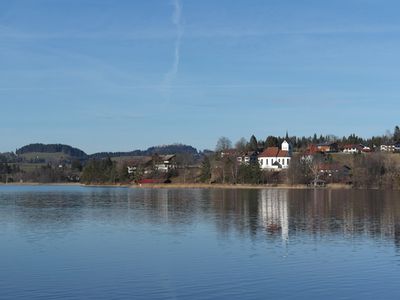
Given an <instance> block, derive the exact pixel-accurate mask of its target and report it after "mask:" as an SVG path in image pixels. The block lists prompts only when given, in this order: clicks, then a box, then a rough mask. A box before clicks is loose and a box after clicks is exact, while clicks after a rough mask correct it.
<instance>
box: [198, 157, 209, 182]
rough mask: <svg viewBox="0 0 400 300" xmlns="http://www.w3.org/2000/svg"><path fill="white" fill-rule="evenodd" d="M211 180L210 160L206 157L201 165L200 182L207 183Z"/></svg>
mask: <svg viewBox="0 0 400 300" xmlns="http://www.w3.org/2000/svg"><path fill="white" fill-rule="evenodd" d="M210 179H211V163H210V159H209V158H208V157H207V156H206V157H204V159H203V162H202V163H201V175H200V181H201V182H209V181H210Z"/></svg>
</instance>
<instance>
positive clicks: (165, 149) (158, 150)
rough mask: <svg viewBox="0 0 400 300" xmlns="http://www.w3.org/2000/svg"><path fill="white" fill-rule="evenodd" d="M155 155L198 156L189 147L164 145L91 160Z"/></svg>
mask: <svg viewBox="0 0 400 300" xmlns="http://www.w3.org/2000/svg"><path fill="white" fill-rule="evenodd" d="M154 154H158V155H168V154H191V155H197V154H198V151H197V149H196V148H194V147H192V146H189V145H181V144H174V145H164V146H154V147H150V148H148V149H147V150H133V151H129V152H99V153H94V154H91V155H90V158H105V157H124V156H151V155H154Z"/></svg>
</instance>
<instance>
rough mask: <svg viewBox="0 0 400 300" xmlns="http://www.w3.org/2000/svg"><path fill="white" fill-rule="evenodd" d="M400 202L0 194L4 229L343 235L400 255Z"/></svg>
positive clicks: (196, 194) (372, 196) (254, 194)
mask: <svg viewBox="0 0 400 300" xmlns="http://www.w3.org/2000/svg"><path fill="white" fill-rule="evenodd" d="M399 196H400V195H399V192H396V191H388V192H384V191H375V190H373V191H355V190H284V189H265V190H233V189H232V190H205V189H204V190H201V189H199V190H197V189H188V190H179V189H176V190H174V189H159V190H157V189H136V190H135V189H113V188H74V189H72V190H71V189H69V188H67V187H65V188H63V189H58V190H43V189H41V188H32V189H30V190H22V191H18V190H17V191H15V190H13V191H7V190H4V189H0V208H1V209H0V225H1V226H3V227H5V226H9V225H10V224H17V225H18V226H19V229H20V230H22V231H36V232H37V231H41V230H42V231H68V230H69V228H73V227H75V226H78V227H79V224H81V223H82V222H88V221H90V222H99V223H107V224H114V225H116V226H120V225H121V224H123V225H126V226H127V227H129V226H134V224H150V225H151V224H152V225H156V226H167V228H173V229H174V230H175V231H176V232H184V231H185V230H187V231H189V230H190V228H191V226H194V225H195V224H207V225H208V226H214V227H215V230H216V231H217V232H218V233H219V234H220V235H221V236H228V235H229V234H236V235H237V236H241V237H248V238H252V239H256V238H263V239H277V238H279V239H281V240H282V241H284V242H290V240H291V238H296V237H301V236H304V235H307V236H311V237H313V238H317V239H321V238H329V236H332V235H340V236H343V237H345V238H349V239H351V238H355V237H361V238H372V239H375V240H392V241H393V242H394V243H395V245H396V246H397V247H399V246H400V202H399V199H400V198H399ZM399 248H400V247H399Z"/></svg>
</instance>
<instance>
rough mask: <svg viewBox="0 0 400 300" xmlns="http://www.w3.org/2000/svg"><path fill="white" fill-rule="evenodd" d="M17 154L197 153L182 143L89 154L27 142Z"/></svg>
mask: <svg viewBox="0 0 400 300" xmlns="http://www.w3.org/2000/svg"><path fill="white" fill-rule="evenodd" d="M15 153H16V154H18V155H22V154H28V153H63V154H66V155H69V156H71V157H75V158H79V159H83V160H85V159H88V158H97V159H99V158H106V157H121V156H151V155H155V154H159V155H167V154H191V155H197V154H198V151H197V149H196V148H194V147H192V146H189V145H183V144H172V145H161V146H153V147H150V148H148V149H147V150H133V151H127V152H98V153H94V154H91V155H88V154H86V153H85V152H84V151H82V150H80V149H78V148H75V147H72V146H69V145H64V144H41V143H35V144H29V145H26V146H23V147H21V148H19V149H17V150H16V152H15Z"/></svg>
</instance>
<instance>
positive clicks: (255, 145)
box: [249, 135, 258, 151]
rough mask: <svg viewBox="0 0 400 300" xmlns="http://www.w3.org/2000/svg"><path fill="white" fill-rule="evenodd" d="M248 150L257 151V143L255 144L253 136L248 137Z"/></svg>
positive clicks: (255, 140)
mask: <svg viewBox="0 0 400 300" xmlns="http://www.w3.org/2000/svg"><path fill="white" fill-rule="evenodd" d="M249 148H250V150H252V151H257V150H258V142H257V139H256V137H255V136H254V135H252V136H251V137H250V143H249Z"/></svg>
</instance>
